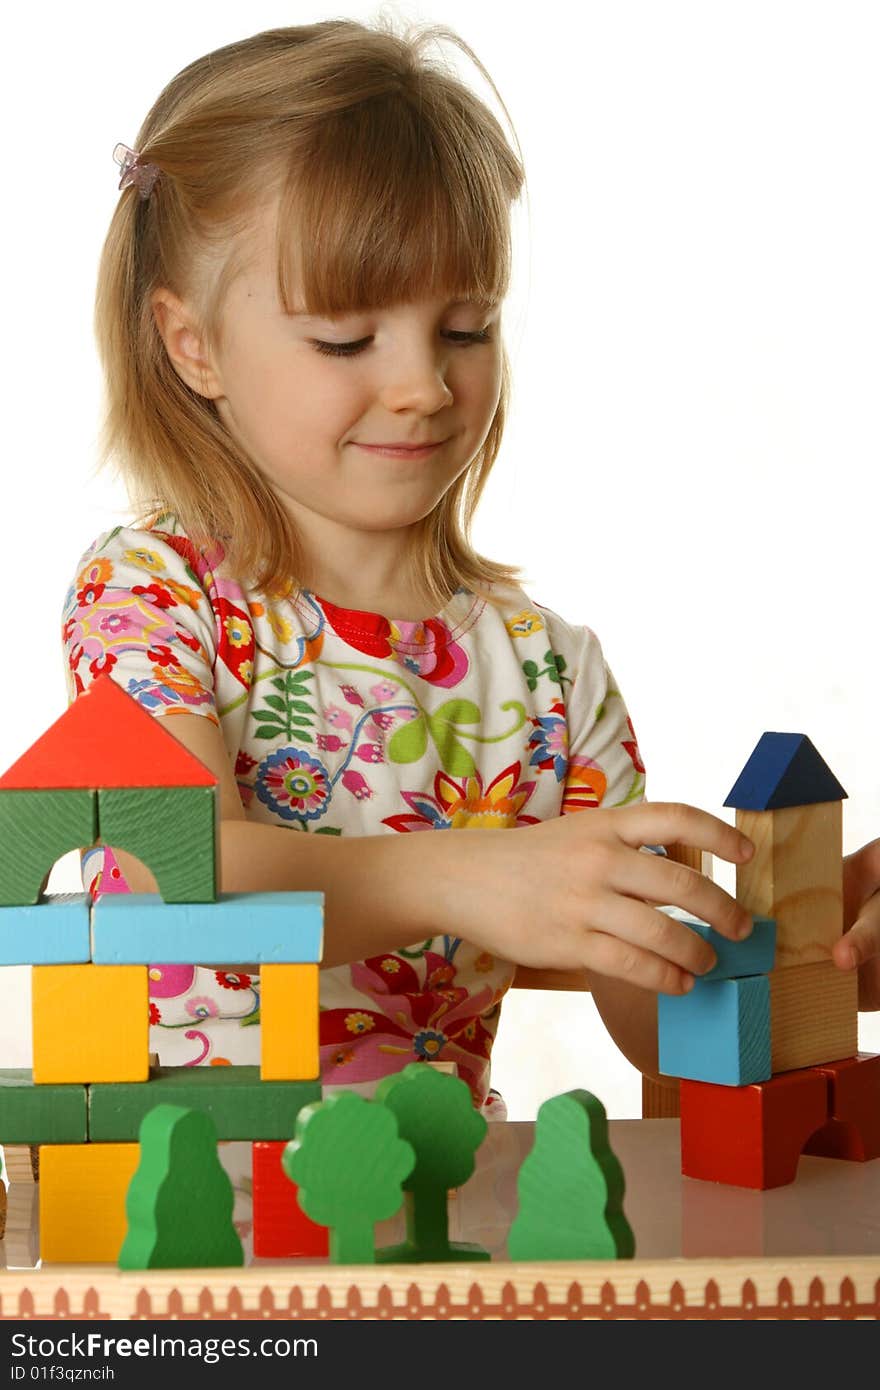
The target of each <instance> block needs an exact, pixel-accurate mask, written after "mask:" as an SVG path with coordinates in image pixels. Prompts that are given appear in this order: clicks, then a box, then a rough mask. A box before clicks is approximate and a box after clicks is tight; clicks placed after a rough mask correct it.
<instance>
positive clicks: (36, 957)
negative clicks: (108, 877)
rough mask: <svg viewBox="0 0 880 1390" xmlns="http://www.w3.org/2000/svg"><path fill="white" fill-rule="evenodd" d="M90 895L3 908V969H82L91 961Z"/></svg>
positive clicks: (64, 895)
mask: <svg viewBox="0 0 880 1390" xmlns="http://www.w3.org/2000/svg"><path fill="white" fill-rule="evenodd" d="M90 901H91V900H90V898H89V895H88V893H53V894H52V895H51V896H50V897H48V898H43V899H42V900H41V901H40V902H38V903H29V904H27V905H25V906H21V907H0V965H82V964H83V963H84V962H86V961H87V960H88V959H89V904H90Z"/></svg>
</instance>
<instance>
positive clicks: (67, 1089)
mask: <svg viewBox="0 0 880 1390" xmlns="http://www.w3.org/2000/svg"><path fill="white" fill-rule="evenodd" d="M87 1134H88V1129H87V1120H86V1088H85V1086H82V1085H70V1086H64V1085H62V1086H51V1085H50V1086H46V1085H43V1086H39V1085H35V1084H34V1078H33V1074H32V1073H31V1071H30V1070H25V1069H18V1070H13V1071H0V1136H2V1141H3V1145H4V1147H5V1146H6V1145H7V1144H9V1145H13V1144H25V1145H31V1144H84V1143H85V1142H86V1138H87ZM9 1152H11V1150H9V1149H7V1153H9Z"/></svg>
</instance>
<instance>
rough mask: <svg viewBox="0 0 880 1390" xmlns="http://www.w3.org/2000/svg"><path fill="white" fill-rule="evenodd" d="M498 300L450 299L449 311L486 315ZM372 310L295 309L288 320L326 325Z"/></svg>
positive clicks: (496, 306) (494, 307)
mask: <svg viewBox="0 0 880 1390" xmlns="http://www.w3.org/2000/svg"><path fill="white" fill-rule="evenodd" d="M498 303H499V301H498V300H497V299H495V300H493V299H450V300H449V302H448V303H447V304H446V305H445V308H447V309H468V308H473V309H483V310H484V311H485V312H486V313H488V312H489V311H491V310H492V309H497V308H498ZM370 312H371V310H370V309H346V310H344V311H343V312H342V313H339V314H307V313H306V312H305V310H304V309H293V310H291V312H290V314H288V318H292V319H299V320H300V322H301V323H326V322H327V320H328V319H333V318H349V317H352V316H353V315H355V314H368V313H370Z"/></svg>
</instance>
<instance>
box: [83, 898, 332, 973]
mask: <svg viewBox="0 0 880 1390" xmlns="http://www.w3.org/2000/svg"><path fill="white" fill-rule="evenodd" d="M323 939H324V894H323V893H221V894H220V895H219V896H218V899H217V901H216V902H213V903H168V902H163V900H162V898H161V897H160V895H159V894H158V893H105V894H104V896H103V897H101V898H99V899H98V901H97V902H96V903H95V905H94V907H93V908H92V960H93V961H95V962H96V963H97V964H99V965H141V964H144V965H148V964H149V963H150V962H151V961H161V962H162V963H163V964H166V965H176V964H180V965H189V964H191V963H192V962H193V961H199V962H200V963H201V964H203V965H212V964H217V965H221V964H222V965H234V964H236V963H248V964H250V963H251V962H253V963H256V964H262V963H264V962H266V961H274V962H283V963H284V964H289V965H298V964H303V963H304V964H315V963H317V962H318V961H320V959H321V951H322V947H323Z"/></svg>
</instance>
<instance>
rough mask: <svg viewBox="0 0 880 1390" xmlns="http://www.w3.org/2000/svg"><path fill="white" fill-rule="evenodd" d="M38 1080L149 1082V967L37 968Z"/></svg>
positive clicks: (34, 978)
mask: <svg viewBox="0 0 880 1390" xmlns="http://www.w3.org/2000/svg"><path fill="white" fill-rule="evenodd" d="M31 980H32V983H31V999H32V1005H31V1008H32V1014H33V1039H34V1065H33V1076H34V1081H36V1082H37V1083H38V1084H40V1085H43V1084H45V1083H47V1082H58V1083H73V1082H77V1081H80V1082H90V1081H105V1082H108V1081H140V1082H143V1081H146V1079H147V1075H148V1054H149V1047H148V1036H149V998H148V994H147V967H146V966H145V965H35V966H34V968H33V970H32V971H31Z"/></svg>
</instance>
